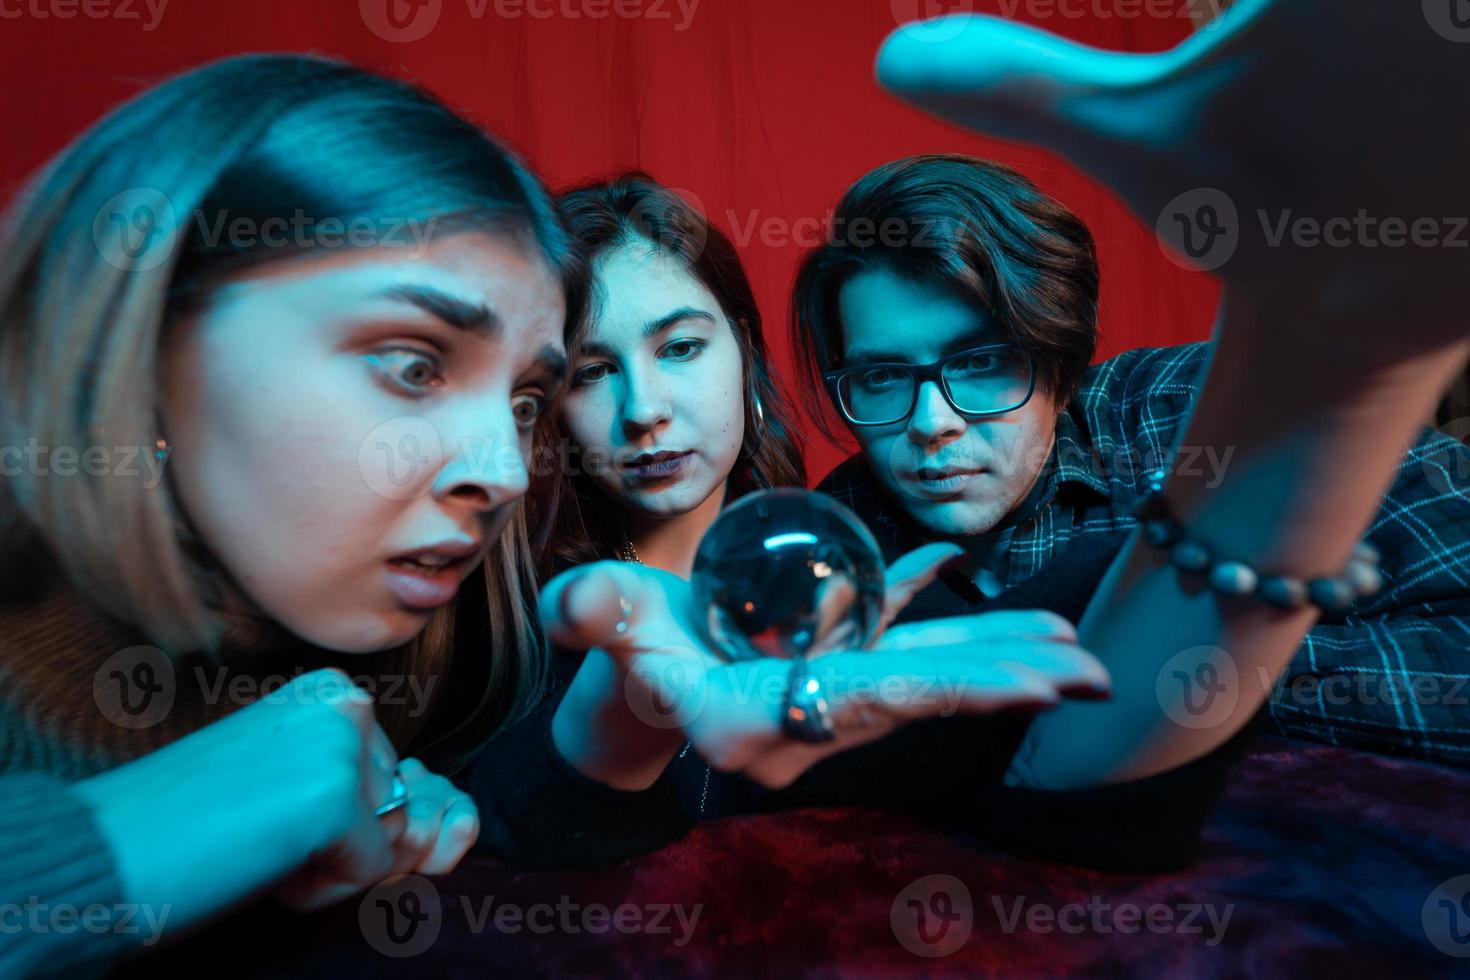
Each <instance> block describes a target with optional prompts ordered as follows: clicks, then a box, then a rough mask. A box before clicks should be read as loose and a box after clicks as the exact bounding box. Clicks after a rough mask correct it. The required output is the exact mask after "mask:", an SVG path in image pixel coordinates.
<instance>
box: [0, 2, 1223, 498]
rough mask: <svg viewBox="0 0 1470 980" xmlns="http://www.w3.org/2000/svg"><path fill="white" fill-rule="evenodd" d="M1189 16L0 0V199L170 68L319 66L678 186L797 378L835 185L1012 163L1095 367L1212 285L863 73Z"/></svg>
mask: <svg viewBox="0 0 1470 980" xmlns="http://www.w3.org/2000/svg"><path fill="white" fill-rule="evenodd" d="M150 3H151V6H150ZM390 4H391V5H393V6H392V7H390ZM1184 7H1185V0H1165V2H1157V0H1150V2H1149V3H1137V2H1129V0H988V2H974V3H970V2H967V0H958V2H956V0H950V2H947V3H945V2H938V0H698V2H696V0H360V2H359V0H252V2H250V3H232V2H228V0H0V52H3V54H4V57H3V59H0V90H3V91H4V93H5V95H4V98H3V108H0V124H3V132H4V134H5V136H4V139H3V140H0V189H3V192H4V196H5V198H6V199H7V200H8V199H9V196H10V195H11V194H12V193H13V192H14V191H15V189H16V188H17V187H18V185H19V184H20V182H21V181H23V180H24V178H25V177H26V176H27V175H28V174H29V173H31V172H32V171H33V170H34V169H35V168H36V167H37V166H38V165H40V164H41V163H42V162H43V161H44V160H45V159H46V158H47V157H48V156H49V155H50V154H52V153H53V152H55V151H56V150H57V149H59V148H60V147H61V146H62V145H64V144H65V143H66V141H67V140H68V139H69V138H71V137H72V136H73V135H75V134H76V133H77V132H79V131H80V130H81V129H82V128H83V127H85V126H86V125H88V124H89V123H91V122H92V121H93V120H94V119H96V118H97V117H98V116H99V115H101V114H102V113H103V112H104V111H106V110H107V109H108V108H110V107H111V106H113V105H115V104H116V103H117V102H119V101H120V100H122V99H124V98H126V97H128V96H130V95H132V94H133V93H135V92H137V91H138V90H139V89H141V88H142V87H144V86H146V85H148V84H150V83H152V82H154V81H156V80H159V79H161V78H163V77H165V76H167V75H169V74H172V73H174V72H177V71H179V70H181V69H185V68H188V67H191V66H194V65H197V64H199V63H201V62H204V61H207V60H210V59H213V58H218V57H222V56H225V55H230V54H237V53H241V52H248V51H303V52H315V53H318V54H325V55H332V56H336V57H341V58H345V59H347V60H350V61H352V62H354V63H357V64H360V65H363V66H367V67H371V68H375V69H377V70H380V71H384V72H388V73H392V74H397V75H401V76H405V77H409V78H412V79H414V80H416V81H418V82H419V83H420V84H423V85H425V86H427V87H428V88H429V89H431V90H432V91H434V92H436V93H437V94H439V95H440V96H441V97H443V98H445V99H446V100H447V101H448V102H449V103H450V104H452V105H454V106H455V107H456V108H458V109H460V110H461V111H463V112H464V113H466V114H467V115H468V116H470V117H471V118H473V119H475V120H476V121H478V122H480V123H482V124H483V125H485V126H487V127H489V128H490V129H491V130H493V131H494V132H496V133H497V134H499V135H500V136H501V137H502V138H503V139H505V140H506V141H508V142H509V143H510V144H511V145H513V146H514V147H516V148H517V149H518V150H519V151H520V152H521V153H522V154H523V155H524V156H525V157H526V158H527V159H528V160H529V161H530V162H531V164H532V165H533V166H534V167H535V168H536V169H537V170H538V171H539V172H540V173H541V174H542V175H543V176H544V177H545V178H546V179H547V181H548V182H549V183H550V184H551V185H552V186H553V187H559V186H564V185H566V184H568V183H570V182H573V181H576V180H579V179H581V178H584V177H587V176H589V175H596V174H605V173H609V172H612V171H615V170H620V169H628V168H638V169H643V170H647V171H649V172H651V173H652V174H654V175H655V176H656V177H658V178H659V179H660V180H662V181H664V182H665V183H668V184H670V185H673V186H675V187H678V188H681V189H683V190H685V191H686V192H689V193H690V194H692V195H693V196H694V197H695V198H696V199H697V200H698V201H699V202H700V203H701V204H702V205H703V206H704V208H705V211H706V213H708V214H709V215H711V217H713V218H714V220H715V221H716V222H717V223H718V224H719V225H720V226H721V227H722V228H724V230H725V231H726V232H727V233H728V234H730V235H731V236H732V237H733V238H734V239H735V241H736V243H737V244H738V245H739V246H741V251H742V254H743V256H744V259H745V265H746V269H747V271H748V272H749V274H750V277H751V279H752V281H753V283H754V285H755V292H756V296H757V298H758V300H759V301H760V304H761V308H762V310H763V313H764V316H765V319H766V332H767V336H768V337H769V339H770V341H771V345H772V347H773V348H774V350H775V352H776V356H777V363H778V367H779V368H780V370H781V371H782V374H783V377H785V378H787V379H790V378H793V377H794V375H793V374H792V373H791V370H790V368H791V363H790V359H789V347H788V345H787V343H786V339H785V335H786V329H785V325H786V321H787V314H788V300H789V293H790V287H791V283H792V279H793V276H794V273H795V268H796V263H797V262H798V260H799V258H800V256H801V254H802V253H803V251H804V248H805V246H806V245H809V244H810V243H811V238H812V236H813V235H814V234H817V231H816V229H817V227H818V226H817V224H816V222H819V221H821V220H822V219H823V217H824V216H825V215H826V214H827V213H828V212H829V210H830V209H831V208H832V207H833V205H835V203H836V201H837V198H838V196H839V195H840V194H841V192H842V191H843V189H844V188H846V187H847V186H848V185H849V184H850V183H852V181H854V180H855V179H856V178H857V177H859V176H860V175H861V174H863V173H864V172H866V171H867V170H869V169H871V168H872V167H874V166H876V165H878V164H880V163H883V162H885V161H887V160H892V159H894V158H897V157H900V156H905V155H908V154H913V153H920V152H935V151H946V152H964V153H973V154H978V155H981V156H986V157H990V158H993V159H997V160H1000V161H1003V162H1005V163H1008V164H1011V165H1013V166H1015V167H1018V168H1019V169H1020V170H1022V171H1023V172H1024V173H1026V174H1028V175H1029V176H1030V177H1031V178H1032V179H1034V180H1035V181H1036V182H1037V183H1038V184H1040V185H1041V187H1042V188H1043V189H1045V190H1046V191H1047V192H1049V193H1051V194H1052V195H1054V196H1056V197H1057V198H1058V199H1060V200H1061V201H1062V202H1064V203H1065V204H1066V205H1068V206H1069V207H1071V208H1072V209H1073V210H1075V211H1077V212H1078V213H1079V214H1080V215H1081V216H1082V217H1083V218H1084V219H1085V220H1086V221H1087V223H1088V225H1090V226H1091V228H1092V230H1093V233H1094V235H1095V236H1096V238H1097V241H1098V248H1099V253H1100V259H1101V263H1102V271H1103V290H1102V318H1101V319H1102V343H1101V349H1100V356H1101V357H1108V356H1112V355H1113V354H1116V353H1118V352H1120V351H1124V350H1128V349H1130V348H1133V347H1140V346H1155V345H1165V344H1177V343H1184V342H1186V341H1191V340H1200V339H1203V338H1205V337H1206V336H1208V334H1209V329H1210V325H1211V317H1212V312H1213V310H1214V306H1215V302H1216V300H1217V298H1218V287H1217V286H1216V284H1215V283H1214V282H1213V281H1212V280H1210V279H1209V278H1208V277H1206V276H1204V275H1201V274H1199V273H1192V272H1186V271H1184V270H1182V269H1180V268H1179V267H1177V266H1176V265H1174V264H1173V262H1172V261H1170V260H1169V259H1168V258H1167V257H1166V256H1165V255H1164V254H1163V253H1162V252H1161V251H1160V249H1159V247H1158V245H1157V243H1156V241H1155V239H1154V235H1153V230H1152V228H1151V227H1148V226H1146V225H1145V224H1144V223H1142V222H1140V221H1138V220H1137V219H1135V218H1133V217H1132V216H1131V215H1129V214H1128V213H1127V212H1126V211H1125V210H1124V209H1123V207H1122V206H1121V205H1120V204H1119V203H1118V201H1117V199H1116V198H1115V197H1114V196H1113V195H1112V194H1111V193H1109V192H1108V191H1107V190H1105V189H1104V188H1102V187H1100V186H1099V185H1098V184H1097V183H1095V182H1094V181H1092V180H1090V179H1089V178H1087V177H1085V176H1083V175H1082V174H1080V173H1078V172H1077V171H1076V170H1075V169H1073V168H1072V167H1071V166H1069V165H1068V164H1066V163H1065V162H1063V161H1062V160H1060V159H1059V158H1057V157H1055V156H1052V155H1050V154H1047V153H1043V152H1040V151H1037V150H1033V149H1030V148H1027V147H1021V146H1017V145H1014V144H1006V143H1001V142H997V141H993V140H986V139H981V138H978V137H974V136H971V135H969V134H966V133H964V132H962V131H960V130H957V129H955V128H953V127H950V126H948V125H945V124H943V123H940V122H936V121H934V120H931V119H928V118H925V117H923V116H921V115H919V114H918V113H915V112H913V111H911V110H909V109H907V108H906V107H904V106H903V105H901V104H899V103H898V102H897V101H895V100H893V99H891V98H890V97H888V96H887V95H885V94H883V93H882V92H881V91H879V89H878V88H877V86H876V85H875V84H874V83H873V80H872V63H873V56H874V53H875V52H876V50H877V47H878V44H879V42H880V41H881V39H882V38H883V37H884V35H886V34H887V33H888V32H889V31H890V30H892V29H893V28H894V27H895V25H896V24H897V23H899V22H901V21H904V20H909V19H912V18H913V17H914V16H916V15H917V14H918V13H920V12H930V13H937V12H942V11H945V10H961V9H974V10H978V11H982V12H988V13H1002V12H1003V13H1005V14H1006V15H1007V16H1011V17H1013V18H1015V19H1018V20H1026V21H1029V22H1032V23H1036V24H1039V25H1041V26H1043V27H1046V28H1047V29H1049V30H1053V31H1056V32H1058V33H1061V34H1064V35H1066V36H1068V37H1072V38H1074V39H1076V40H1079V41H1083V42H1085V43H1088V44H1092V45H1095V46H1098V47H1105V48H1113V49H1118V50H1128V51H1152V50H1161V49H1164V48H1167V47H1170V46H1172V45H1173V44H1175V43H1177V42H1178V41H1179V40H1181V39H1182V38H1184V37H1185V36H1187V35H1188V34H1189V32H1190V27H1191V22H1190V21H1189V20H1188V19H1187V17H1185V16H1184V15H1183V14H1182V11H1183V9H1184ZM1169 8H1177V9H1176V10H1172V11H1171V10H1170V9H1169ZM1166 14H1167V15H1166ZM418 35H422V36H418ZM166 149H167V148H166V147H162V146H160V147H159V151H160V152H165V151H166ZM821 227H823V228H825V225H822V226H821ZM807 447H808V453H809V455H808V466H809V468H810V470H811V474H812V477H813V479H814V480H815V479H816V478H818V477H820V476H822V475H823V474H824V473H825V472H826V471H827V470H828V469H829V468H830V467H831V466H832V465H833V464H835V463H836V462H837V461H838V460H840V459H841V458H842V456H843V451H842V450H841V449H839V448H838V447H833V446H830V445H828V444H826V443H824V442H823V441H822V440H821V439H819V438H813V439H812V440H810V441H809V442H808V443H807Z"/></svg>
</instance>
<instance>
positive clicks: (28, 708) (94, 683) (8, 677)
mask: <svg viewBox="0 0 1470 980" xmlns="http://www.w3.org/2000/svg"><path fill="white" fill-rule="evenodd" d="M327 656H329V655H328V654H327V653H326V651H321V650H319V649H317V648H314V647H309V646H306V645H304V644H303V643H302V642H301V641H300V640H299V639H297V638H295V637H294V636H293V635H292V634H290V633H289V632H287V631H285V630H284V629H283V628H282V627H280V626H278V625H276V624H274V623H272V622H270V621H268V620H265V619H261V618H255V617H250V616H235V617H230V618H229V619H228V628H227V631H226V633H225V637H224V642H223V644H222V648H221V654H220V656H218V657H215V658H210V657H206V656H204V655H202V654H201V655H198V656H192V657H184V658H181V659H179V660H177V661H175V662H173V663H171V662H170V661H168V660H166V659H165V658H164V657H163V655H162V654H161V653H160V652H159V651H157V650H156V649H155V648H153V647H151V646H149V645H148V644H147V640H146V638H145V637H144V636H143V635H142V634H141V633H139V631H138V630H136V629H135V628H133V627H130V626H128V625H127V624H125V623H123V622H121V621H119V620H117V619H116V618H114V617H112V616H109V615H108V614H107V613H105V612H103V611H102V610H101V609H99V608H98V607H97V606H95V605H93V604H92V603H90V602H87V601H85V600H83V599H81V598H80V597H79V596H77V595H76V594H75V593H73V592H70V591H66V590H49V591H47V592H46V593H45V594H44V595H40V596H37V595H35V594H22V592H21V588H20V586H19V585H17V584H12V583H7V589H4V590H0V792H3V797H0V799H3V803H0V976H4V977H11V976H31V975H34V974H37V973H43V972H44V973H55V972H63V971H65V972H68V973H72V974H73V975H74V974H75V972H76V970H77V969H78V968H79V967H92V968H97V969H100V968H102V967H104V966H105V965H106V962H107V960H109V959H110V958H113V957H115V956H117V955H120V954H121V953H122V951H123V950H124V949H126V948H127V946H128V945H129V943H130V940H129V939H128V938H127V937H128V936H130V935H131V936H135V937H136V936H137V935H139V932H138V931H135V930H134V929H133V926H138V925H140V923H139V922H138V921H132V924H131V925H129V921H130V920H131V919H132V917H131V916H130V917H129V918H128V919H124V918H122V914H121V912H120V914H118V915H113V916H111V917H105V916H103V917H102V918H101V919H100V920H98V919H94V920H93V921H94V928H91V929H88V928H85V927H83V926H82V925H79V924H78V923H84V922H85V921H86V920H85V919H84V918H79V917H80V916H82V915H83V914H84V913H86V911H87V910H89V909H90V910H94V911H93V913H92V914H93V915H94V916H102V913H101V912H100V911H96V910H99V909H101V908H106V909H111V910H121V908H122V907H121V906H120V903H123V902H125V901H126V898H125V896H124V895H123V886H122V883H121V882H120V881H119V879H118V875H117V870H116V867H115V864H114V861H113V859H112V856H111V854H110V852H109V850H108V847H107V844H106V842H105V840H104V839H103V837H102V834H101V831H100V829H99V827H98V825H97V821H96V819H95V817H94V815H93V813H92V811H91V810H90V809H89V807H88V806H87V805H86V804H85V803H84V802H83V801H82V799H81V798H80V797H79V796H78V795H77V794H75V793H74V792H72V791H71V789H70V787H69V784H70V783H72V782H74V781H77V780H81V779H85V778H86V777H89V776H92V775H95V774H97V773H100V772H103V771H105V770H108V769H111V768H113V767H116V766H118V765H120V764H122V763H125V762H127V761H129V760H132V759H135V758H137V757H138V756H141V755H144V754H146V753H148V752H151V751H153V750H155V749H157V748H160V747H162V746H164V745H166V744H168V743H170V742H172V741H174V740H176V739H178V738H181V737H182V736H184V735H187V734H189V733H190V732H192V731H194V730H196V729H198V728H200V727H202V726H204V725H207V724H208V723H210V722H212V721H215V720H217V719H219V718H222V717H224V716H225V715H227V714H229V713H230V712H231V711H232V710H234V709H235V708H238V707H240V706H242V705H243V704H244V703H246V701H248V700H250V699H251V695H252V692H254V693H257V694H258V693H259V692H260V690H261V683H260V682H262V681H263V680H264V679H266V678H269V677H274V680H275V682H276V683H280V682H282V681H283V680H284V679H288V678H290V677H292V676H294V675H295V674H298V673H300V672H302V671H303V670H310V669H315V668H316V667H317V666H323V665H325V663H324V661H325V658H326V657H327ZM339 659H340V658H339ZM365 666H366V665H365ZM232 682H233V683H234V685H235V686H234V688H233V692H234V693H232V687H231V684H232ZM125 684H130V685H132V686H131V688H129V687H125V686H124V685H125ZM70 910H75V911H74V912H72V911H70ZM53 915H59V916H61V917H62V918H60V919H56V920H54V921H53ZM67 916H70V918H67ZM97 921H104V922H106V923H109V924H115V925H117V926H118V930H117V931H116V932H113V931H99V930H98V928H96V927H95V923H96V922H97ZM36 922H39V923H40V925H39V926H37V925H34V924H33V923H36ZM58 922H59V923H60V924H59V925H57V924H55V923H58ZM17 926H18V927H19V928H18V929H17V928H16V927H17ZM124 926H128V928H126V929H124V928H123V927H124ZM141 931H142V933H146V931H147V930H146V928H145V929H142V930H141ZM133 944H135V943H133Z"/></svg>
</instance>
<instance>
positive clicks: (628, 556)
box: [613, 518, 710, 817]
mask: <svg viewBox="0 0 1470 980" xmlns="http://www.w3.org/2000/svg"><path fill="white" fill-rule="evenodd" d="M618 531H619V533H620V534H621V535H622V540H621V541H619V542H618V543H617V545H616V546H615V547H614V549H613V550H614V551H615V552H616V554H617V557H618V561H625V562H629V563H631V564H634V565H642V564H643V559H642V558H639V557H638V549H637V548H635V547H633V539H632V538H630V537H629V536H628V529H627V527H625V526H624V524H623V521H622V518H619V519H618ZM692 744H693V743H691V742H689V741H685V743H684V747H683V748H682V749H680V750H679V758H681V759H682V758H684V756H685V755H687V754H688V752H689V748H690V746H691V745H692ZM709 774H710V766H709V765H708V764H706V765H705V767H704V791H703V792H701V793H700V794H699V815H700V816H701V817H702V816H704V804H705V802H706V801H707V800H708V799H709Z"/></svg>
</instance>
